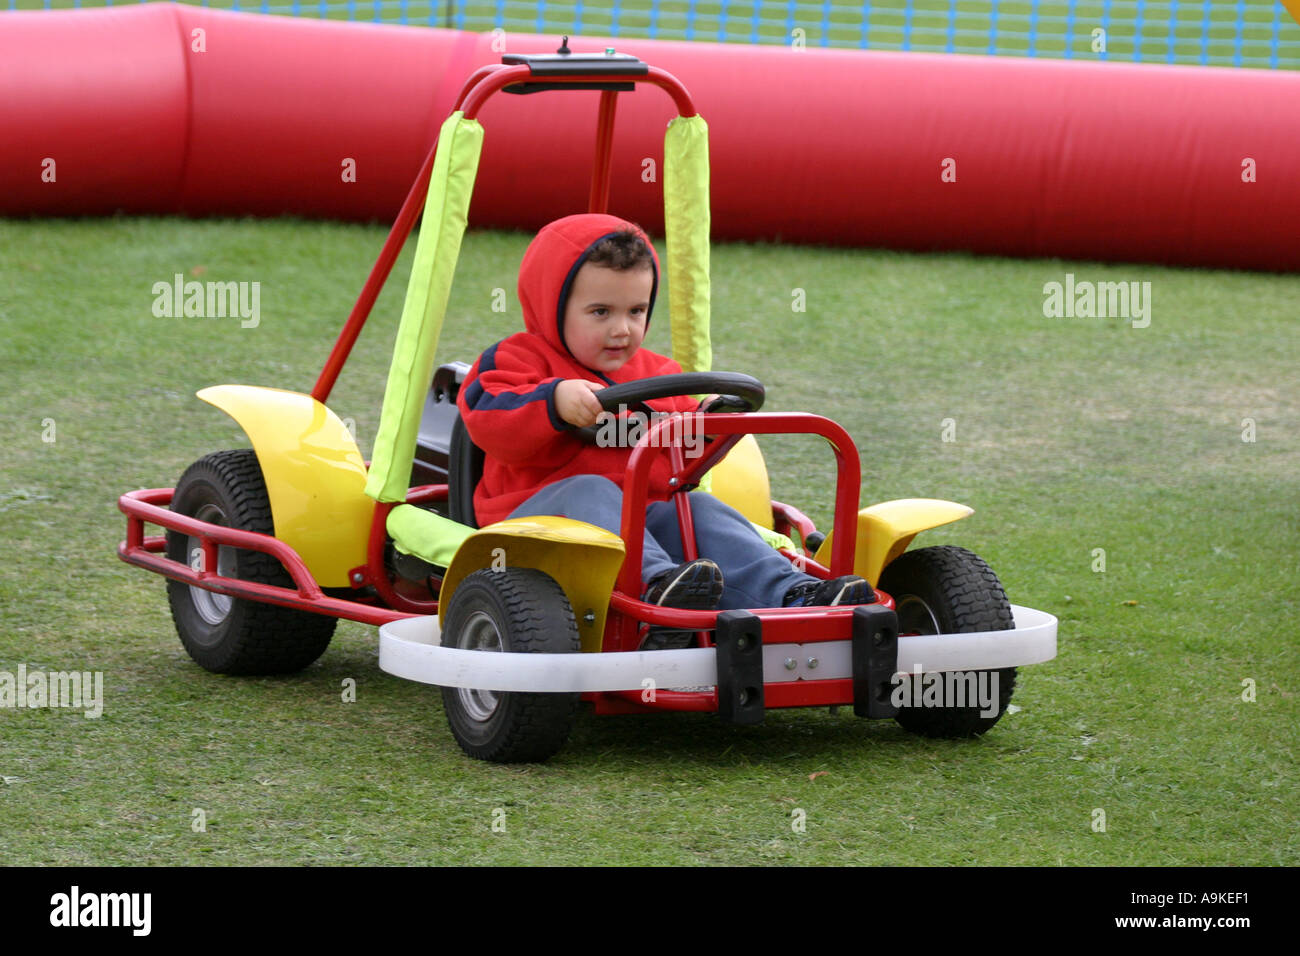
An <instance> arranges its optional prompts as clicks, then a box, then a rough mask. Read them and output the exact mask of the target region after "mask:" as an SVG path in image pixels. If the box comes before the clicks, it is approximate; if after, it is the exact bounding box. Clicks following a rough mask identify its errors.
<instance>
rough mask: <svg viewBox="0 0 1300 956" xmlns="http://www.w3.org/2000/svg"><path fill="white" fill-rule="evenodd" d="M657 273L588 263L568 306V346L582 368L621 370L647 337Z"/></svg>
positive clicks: (571, 293)
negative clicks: (647, 320) (647, 315)
mask: <svg viewBox="0 0 1300 956" xmlns="http://www.w3.org/2000/svg"><path fill="white" fill-rule="evenodd" d="M653 284H654V273H653V272H652V270H651V268H650V266H649V265H647V266H645V267H644V268H641V269H626V270H622V271H620V270H617V269H608V268H606V267H604V266H598V265H593V264H592V263H590V262H587V263H584V264H583V266H582V268H581V269H579V270H578V274H577V275H576V276H574V278H573V286H572V287H571V288H570V290H569V301H568V303H567V304H566V305H565V307H564V342H565V344H566V345H568V347H569V351H570V352H572V353H573V357H574V358H576V359H577V360H578V361H579V362H581V363H582V364H583V365H585V366H587V368H589V369H593V370H594V371H597V372H615V371H617V370H618V369H620V368H622V367H623V365H624V364H625V363H626V362H627V361H628V359H630V358H631V357H632V356H633V355H634V354H636V350H637V349H639V348H640V347H641V340H642V339H644V338H645V326H646V312H647V310H648V309H649V308H650V290H651V288H652V286H653Z"/></svg>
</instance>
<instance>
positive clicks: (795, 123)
mask: <svg viewBox="0 0 1300 956" xmlns="http://www.w3.org/2000/svg"><path fill="white" fill-rule="evenodd" d="M505 43H506V46H507V48H508V51H510V52H536V51H549V50H551V49H553V48H554V47H555V46H556V38H555V37H534V36H526V35H516V34H510V35H508V36H506V37H505ZM605 45H612V46H615V47H616V48H617V49H619V50H620V51H621V52H627V53H633V54H636V55H638V56H640V57H642V58H643V59H645V60H647V61H649V62H651V63H654V64H655V65H656V66H659V67H662V68H663V69H666V70H668V71H669V72H671V73H673V74H675V75H676V76H678V77H679V78H680V79H681V80H682V81H683V82H684V83H685V84H686V86H687V87H688V88H689V89H690V90H691V92H692V94H693V96H694V97H695V101H696V103H697V104H698V105H699V108H700V111H701V113H702V114H703V115H704V117H705V118H706V119H707V120H708V122H709V125H710V129H711V133H712V140H711V148H712V164H713V235H714V237H715V238H718V239H776V238H779V239H782V240H785V241H793V242H818V243H829V244H849V245H869V246H888V247H895V248H905V249H968V250H973V251H976V252H984V253H999V254H1005V255H1014V256H1049V255H1050V256H1062V257H1068V258H1090V259H1100V260H1119V261H1161V262H1170V263H1181V264H1189V265H1207V266H1231V267H1242V268H1255V269H1280V270H1300V228H1297V224H1298V223H1300V110H1297V109H1296V104H1297V103H1300V73H1294V72H1288V71H1265V70H1246V69H1237V70H1233V69H1220V68H1205V67H1188V66H1156V65H1144V64H1124V63H1115V62H1109V63H1082V62H1078V61H1058V60H1040V59H1032V60H1031V59H1021V58H996V57H977V56H959V55H929V54H917V53H870V52H860V51H846V50H795V49H790V48H784V47H755V46H742V45H727V44H711V43H675V42H663V41H652V40H631V39H619V40H610V41H605V40H600V39H590V38H581V39H575V40H574V41H572V46H573V47H574V48H575V49H579V50H589V49H601V48H603V47H604V46H605ZM501 53H502V50H500V49H495V50H494V49H493V38H492V37H491V36H490V35H486V34H483V35H479V34H468V33H460V32H457V31H449V30H439V29H424V28H419V29H417V28H403V27H385V26H376V25H371V24H353V23H337V22H325V21H317V20H312V19H296V18H295V19H290V18H285V17H270V16H260V15H251V14H234V13H227V12H221V11H214V10H208V9H204V8H200V7H191V6H182V5H174V4H146V5H142V6H131V7H112V8H106V9H97V10H78V11H66V12H32V13H24V12H13V13H2V14H0V137H2V138H0V184H2V185H3V189H2V190H0V213H4V214H7V215H88V214H90V215H93V214H103V213H109V212H112V211H114V210H118V209H121V210H124V211H127V212H133V213H148V212H152V213H174V212H181V213H185V214H188V215H196V216H203V215H242V214H253V215H278V214H282V213H291V214H297V215H303V216H320V217H331V218H343V219H380V220H390V219H391V218H392V217H393V215H394V214H395V213H396V210H397V208H398V206H399V205H400V204H401V200H402V198H403V196H404V195H405V192H406V190H407V188H408V187H409V185H410V182H411V180H412V178H413V177H414V175H415V172H416V170H417V168H418V166H419V163H420V161H421V159H422V158H423V156H424V154H425V152H426V151H427V150H428V149H429V147H430V146H431V141H432V137H433V135H434V133H435V132H436V130H437V127H438V123H439V121H440V120H441V119H442V118H443V117H444V116H445V115H446V113H447V111H448V110H449V109H450V106H451V103H452V100H453V98H454V96H455V94H456V92H457V90H458V89H459V86H460V84H461V82H462V81H463V80H464V78H465V77H466V76H467V75H468V74H469V73H470V72H471V71H472V70H473V69H474V68H475V67H476V66H480V65H482V64H485V63H491V62H498V61H499V59H500V56H501ZM596 97H597V94H596V93H577V94H554V93H552V94H546V93H543V94H539V95H532V96H518V97H514V96H510V97H498V98H496V100H494V101H493V102H492V103H491V104H490V105H489V106H488V108H487V109H486V110H485V111H484V113H483V116H482V120H483V123H484V126H485V128H486V130H487V137H486V141H485V147H484V151H483V161H482V165H481V170H480V177H479V186H478V189H477V191H476V194H475V202H474V206H473V209H472V210H471V224H473V225H476V226H500V227H514V228H519V229H534V228H536V227H537V226H539V225H540V224H542V223H543V222H545V221H547V220H549V219H552V218H555V217H557V216H560V215H564V214H567V213H570V212H572V211H574V210H578V209H582V208H585V205H586V199H587V195H586V194H587V188H588V175H589V167H590V162H591V159H590V157H591V149H592V140H593V137H594V135H595V116H596V105H595V104H596ZM618 108H619V120H618V123H619V134H618V135H617V136H616V138H615V140H616V148H615V154H614V165H613V169H614V174H613V184H612V198H611V208H612V209H614V210H617V211H618V212H619V214H621V215H625V216H627V217H629V218H633V219H636V220H639V221H640V222H642V223H644V224H645V225H646V226H647V227H648V228H650V229H652V230H656V229H658V228H660V223H661V215H662V213H661V207H660V205H659V204H660V201H661V194H660V190H659V187H658V184H657V182H656V181H655V179H657V176H655V175H654V174H655V173H656V171H657V164H658V163H659V162H660V159H661V153H662V148H663V147H662V130H663V126H664V123H666V122H667V120H668V118H669V117H670V116H671V115H673V110H672V106H671V104H670V102H669V101H668V99H667V98H666V97H664V96H662V94H658V93H656V92H654V91H644V92H638V93H637V94H635V95H625V96H622V97H620V98H619V107H618ZM647 160H652V161H653V163H654V164H655V165H654V166H653V167H652V166H651V164H650V163H648V162H647ZM349 170H355V181H351V177H350V175H349Z"/></svg>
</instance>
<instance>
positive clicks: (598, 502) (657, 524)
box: [457, 214, 876, 649]
mask: <svg viewBox="0 0 1300 956" xmlns="http://www.w3.org/2000/svg"><path fill="white" fill-rule="evenodd" d="M658 290H659V259H658V256H657V255H656V254H655V251H654V247H653V246H652V245H651V243H650V240H649V238H648V237H647V236H646V235H645V233H644V232H643V231H642V230H641V229H640V227H638V226H636V225H634V224H633V223H630V222H626V221H624V220H622V219H618V218H616V217H614V216H607V215H597V214H584V215H577V216H568V217H567V218H564V219H560V220H557V221H556V222H553V223H551V224H550V225H548V226H546V227H545V228H543V229H542V230H541V232H539V233H538V234H537V237H536V238H535V239H534V240H533V241H532V243H531V244H530V245H529V247H528V250H527V251H526V252H525V253H524V260H523V264H522V265H521V266H520V269H519V301H520V304H521V305H522V306H523V312H524V325H525V328H526V329H527V331H526V332H520V333H517V334H515V335H512V336H511V337H510V338H508V339H505V340H504V341H501V342H498V343H497V344H496V345H494V346H492V347H491V348H489V349H488V350H487V351H485V352H484V353H483V354H482V355H481V356H479V360H478V361H477V362H475V363H474V367H473V368H471V369H470V372H469V374H468V375H467V376H466V378H465V382H464V385H463V386H462V387H461V389H460V394H459V396H458V398H457V404H458V405H459V407H460V413H461V415H462V416H463V417H464V420H465V427H466V429H467V430H468V431H469V435H470V437H471V438H472V439H473V440H474V443H475V444H476V445H478V446H479V447H480V448H482V449H483V451H484V455H485V461H484V466H483V477H482V480H481V481H480V482H479V485H478V489H477V490H476V491H475V493H474V510H475V514H476V516H477V518H478V522H479V524H480V525H488V524H491V523H492V522H494V521H500V520H502V519H504V518H507V517H512V518H513V517H522V516H525V515H562V516H564V517H568V518H574V519H576V520H579V521H586V522H588V523H590V524H594V525H597V526H599V527H602V528H605V529H607V530H609V531H612V532H614V533H615V534H618V533H619V526H620V519H621V515H622V494H623V492H622V481H623V475H624V473H625V472H626V470H627V461H628V458H629V456H630V455H631V451H632V449H631V447H601V445H590V444H585V443H583V442H582V441H581V440H580V439H579V438H578V437H576V436H575V435H574V434H573V429H575V428H582V427H586V426H588V425H592V424H595V423H596V420H597V418H598V417H599V416H600V415H601V414H602V409H601V407H600V402H599V401H598V400H597V398H596V393H597V392H598V391H599V390H600V389H602V388H604V387H606V386H607V385H614V384H617V383H622V382H630V381H635V380H637V379H643V378H650V377H652V376H655V375H668V374H673V373H677V372H680V371H681V366H679V365H678V364H677V363H676V362H674V361H672V360H671V359H669V358H666V357H664V356H662V355H658V354H656V353H654V352H652V351H650V350H649V349H643V348H641V342H642V340H643V339H644V337H645V332H646V327H647V326H648V325H649V322H650V313H651V311H652V310H653V309H654V303H655V296H656V294H657V292H658ZM707 401H708V399H706V400H705V402H706V403H707ZM647 404H648V405H649V406H650V408H651V409H653V410H654V411H656V412H687V413H689V412H694V411H697V410H698V408H699V407H700V405H703V404H705V403H700V405H697V404H696V402H695V401H694V400H692V399H691V398H689V397H684V396H683V397H677V398H664V399H657V400H654V401H651V402H648V403H647ZM670 477H671V468H670V465H669V460H668V456H667V455H659V456H657V457H656V458H655V461H654V466H653V468H652V469H651V473H650V489H649V501H650V504H649V505H648V507H647V509H646V535H645V541H644V558H643V563H642V580H643V585H644V592H643V594H642V599H643V600H645V601H647V602H648V603H651V604H658V605H661V606H664V607H677V608H688V609H695V610H713V609H716V608H722V609H729V608H747V607H778V606H802V605H812V604H822V605H828V604H870V603H873V602H874V601H875V600H876V595H875V592H874V591H873V590H872V589H871V586H870V585H869V584H867V582H866V581H864V580H862V579H861V578H859V577H856V576H852V575H850V576H846V577H842V578H837V579H836V580H834V581H822V580H820V579H818V578H814V577H813V576H812V575H809V574H804V573H802V572H799V571H796V570H795V569H794V568H793V567H792V566H791V564H790V562H789V561H788V560H786V559H785V558H784V557H782V556H781V555H780V554H778V553H777V552H776V551H774V550H773V549H772V548H771V547H769V546H768V545H767V543H766V542H764V541H763V539H762V538H760V537H759V536H758V534H757V532H755V530H754V528H753V527H752V526H751V525H750V524H749V522H748V521H747V520H746V519H745V518H744V517H743V516H742V515H741V514H740V513H739V512H737V511H735V510H734V509H732V508H730V507H729V506H727V505H725V504H723V503H722V502H721V501H719V500H718V499H716V498H714V497H713V496H711V495H708V494H705V493H702V492H695V493H692V494H691V495H690V505H691V513H692V515H693V517H694V523H695V534H696V542H697V544H698V546H699V553H700V554H701V555H705V556H706V557H701V558H699V559H698V560H695V561H689V562H684V561H683V551H682V546H681V539H680V534H679V530H678V526H677V510H676V507H675V506H674V505H673V504H672V503H671V502H670V501H668V500H667V499H668V497H669V492H670V489H669V487H668V479H669V478H670ZM692 640H693V634H692V632H689V631H676V630H671V629H665V628H655V629H652V631H651V633H650V635H649V637H648V638H647V640H646V642H645V643H644V644H643V645H642V646H643V647H644V648H647V649H659V648H665V647H682V646H689V645H690V643H691V642H692Z"/></svg>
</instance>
